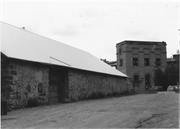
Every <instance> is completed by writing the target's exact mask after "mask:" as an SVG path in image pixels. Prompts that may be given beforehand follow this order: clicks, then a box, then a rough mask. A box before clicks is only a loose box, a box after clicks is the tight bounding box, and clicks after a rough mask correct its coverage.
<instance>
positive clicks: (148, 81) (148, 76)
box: [145, 74, 151, 90]
mask: <svg viewBox="0 0 180 129" xmlns="http://www.w3.org/2000/svg"><path fill="white" fill-rule="evenodd" d="M150 80H151V76H150V74H146V75H145V89H146V90H148V89H150V88H151V81H150Z"/></svg>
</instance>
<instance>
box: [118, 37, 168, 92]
mask: <svg viewBox="0 0 180 129" xmlns="http://www.w3.org/2000/svg"><path fill="white" fill-rule="evenodd" d="M116 50H117V69H118V70H119V71H121V72H123V73H124V74H126V75H128V86H129V89H135V90H136V91H139V92H143V91H145V90H148V89H149V88H151V87H153V86H154V77H153V76H154V71H153V70H154V68H155V67H160V68H161V69H162V70H163V71H164V70H165V68H166V65H167V61H166V43H165V42H152V41H128V40H126V41H123V42H120V43H118V44H117V45H116Z"/></svg>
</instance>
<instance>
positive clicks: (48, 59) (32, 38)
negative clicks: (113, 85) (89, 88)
mask: <svg viewBox="0 0 180 129" xmlns="http://www.w3.org/2000/svg"><path fill="white" fill-rule="evenodd" d="M1 47H2V49H1V52H2V53H3V54H5V55H6V56H8V57H11V58H16V59H22V60H28V61H35V62H41V63H48V64H54V65H59V66H65V67H70V68H77V69H82V70H87V71H93V72H98V73H105V74H110V75H116V76H122V77H127V76H126V75H125V74H123V73H122V72H120V71H118V70H116V69H114V68H112V67H111V66H109V65H107V64H106V63H104V62H102V61H101V60H99V59H98V58H96V57H95V56H93V55H91V54H90V53H88V52H85V51H83V50H80V49H77V48H74V47H71V46H69V45H66V44H64V43H60V42H57V41H54V40H52V39H48V38H45V37H43V36H40V35H37V34H34V33H31V32H29V31H26V30H24V29H21V28H17V27H14V26H11V25H9V24H6V23H3V22H1Z"/></svg>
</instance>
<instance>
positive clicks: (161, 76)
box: [154, 67, 168, 90]
mask: <svg viewBox="0 0 180 129" xmlns="http://www.w3.org/2000/svg"><path fill="white" fill-rule="evenodd" d="M154 82H155V86H162V88H163V90H167V87H168V81H167V76H166V74H165V73H164V72H163V71H162V70H161V69H160V68H159V67H156V69H155V70H154Z"/></svg>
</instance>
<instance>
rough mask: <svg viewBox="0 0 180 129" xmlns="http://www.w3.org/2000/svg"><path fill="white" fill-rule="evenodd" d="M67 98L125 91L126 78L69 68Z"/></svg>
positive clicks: (72, 98)
mask: <svg viewBox="0 0 180 129" xmlns="http://www.w3.org/2000/svg"><path fill="white" fill-rule="evenodd" d="M68 80H69V98H70V99H71V100H75V101H77V100H82V99H88V98H93V97H98V96H108V95H113V94H120V93H122V92H126V91H127V90H128V89H127V82H126V78H121V77H117V76H111V75H105V74H99V73H94V72H87V71H81V70H74V69H71V70H69V75H68Z"/></svg>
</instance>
